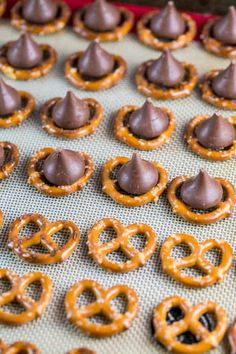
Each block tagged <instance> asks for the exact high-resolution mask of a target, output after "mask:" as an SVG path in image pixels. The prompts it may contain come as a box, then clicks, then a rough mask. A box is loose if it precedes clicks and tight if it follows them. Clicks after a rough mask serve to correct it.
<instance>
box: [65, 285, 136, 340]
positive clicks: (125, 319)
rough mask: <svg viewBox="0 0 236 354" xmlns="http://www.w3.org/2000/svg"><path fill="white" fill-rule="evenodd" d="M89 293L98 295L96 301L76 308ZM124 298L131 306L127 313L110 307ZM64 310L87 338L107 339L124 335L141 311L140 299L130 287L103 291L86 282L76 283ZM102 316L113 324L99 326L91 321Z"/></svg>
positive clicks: (69, 293)
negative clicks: (99, 315)
mask: <svg viewBox="0 0 236 354" xmlns="http://www.w3.org/2000/svg"><path fill="white" fill-rule="evenodd" d="M86 290H90V291H92V292H93V293H94V295H95V296H96V301H94V302H92V303H90V304H88V305H84V306H81V307H77V305H76V300H77V298H78V297H79V296H80V295H81V294H82V293H83V292H85V291H86ZM120 295H124V296H125V297H126V298H127V301H128V305H127V310H126V312H125V313H119V312H117V311H116V310H115V309H114V308H112V306H111V304H110V303H111V301H112V300H114V299H115V298H116V297H117V296H120ZM65 307H66V312H67V318H68V319H69V320H70V321H71V322H72V323H73V324H74V325H75V326H77V327H79V329H80V330H82V331H83V332H85V333H86V334H88V335H92V336H96V337H107V336H112V335H114V334H117V333H120V332H123V331H125V330H127V329H129V327H130V326H131V324H132V322H133V320H134V318H135V317H136V316H137V312H138V298H137V295H136V293H135V291H134V290H133V289H131V288H129V287H128V286H127V285H121V284H120V285H114V286H113V287H111V288H109V289H104V288H103V287H102V286H101V285H100V284H99V283H97V282H95V281H93V280H89V279H85V280H81V281H79V282H78V283H76V284H74V285H73V286H72V287H71V288H70V290H69V291H68V292H67V294H66V298H65ZM101 312H102V313H103V314H104V315H105V316H106V317H107V318H108V319H109V320H110V321H111V323H109V324H96V323H92V322H90V321H89V318H91V317H92V316H95V315H96V314H99V313H101Z"/></svg>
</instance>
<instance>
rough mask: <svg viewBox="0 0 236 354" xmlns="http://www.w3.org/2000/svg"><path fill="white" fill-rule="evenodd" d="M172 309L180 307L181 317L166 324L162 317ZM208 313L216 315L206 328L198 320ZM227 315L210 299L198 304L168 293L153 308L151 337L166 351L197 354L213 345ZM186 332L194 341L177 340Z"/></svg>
mask: <svg viewBox="0 0 236 354" xmlns="http://www.w3.org/2000/svg"><path fill="white" fill-rule="evenodd" d="M173 308H180V309H181V311H182V312H183V315H184V317H183V318H182V319H180V320H179V321H177V322H174V323H172V324H168V322H167V320H166V317H167V314H168V312H169V311H170V310H171V309H173ZM207 313H212V314H214V315H215V318H216V325H215V328H214V329H213V330H212V331H209V330H208V329H207V328H206V327H204V326H203V324H202V323H201V322H200V321H199V319H200V318H201V316H203V315H204V314H207ZM227 323H228V320H227V315H226V313H225V310H224V309H223V308H222V307H220V306H219V305H217V304H216V303H214V302H211V301H207V302H205V303H201V304H198V305H191V304H190V303H189V302H188V301H187V300H186V299H184V298H182V297H180V296H172V297H169V298H166V299H165V300H163V301H162V302H161V303H160V304H159V305H158V306H157V307H156V308H155V310H154V318H153V324H154V329H155V334H154V335H155V338H156V340H157V341H158V342H160V343H161V344H162V345H164V346H165V347H166V348H167V349H168V350H170V351H173V352H174V353H179V354H183V353H185V354H187V353H191V354H200V353H205V352H206V351H208V350H210V349H213V348H216V347H217V346H218V345H219V343H220V341H221V340H222V338H223V337H224V335H225V332H226V330H227ZM187 331H190V332H191V333H192V334H193V335H194V336H195V337H196V338H197V340H198V342H197V343H192V344H186V343H181V342H180V341H178V336H180V335H181V334H183V333H186V332H187Z"/></svg>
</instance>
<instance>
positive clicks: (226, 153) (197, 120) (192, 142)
mask: <svg viewBox="0 0 236 354" xmlns="http://www.w3.org/2000/svg"><path fill="white" fill-rule="evenodd" d="M208 118H209V116H206V115H199V116H196V117H194V118H193V119H192V120H191V121H190V122H189V124H188V125H187V127H186V130H185V139H186V140H187V144H188V146H189V148H190V149H191V150H192V151H193V152H194V153H195V154H197V155H199V156H201V157H203V158H205V159H208V160H213V161H225V160H229V159H231V158H233V157H235V156H236V140H234V142H233V144H232V145H231V146H229V147H228V148H224V149H222V150H212V149H208V148H206V147H204V146H202V145H201V144H200V143H199V142H198V140H197V137H196V135H195V130H196V127H197V126H198V125H200V124H201V123H203V122H204V121H205V120H207V119H208ZM228 121H229V123H231V124H233V125H234V126H235V128H236V116H232V117H230V118H228Z"/></svg>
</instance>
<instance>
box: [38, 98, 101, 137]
mask: <svg viewBox="0 0 236 354" xmlns="http://www.w3.org/2000/svg"><path fill="white" fill-rule="evenodd" d="M60 100H61V98H60V97H55V98H52V99H51V100H49V101H47V102H46V103H45V104H44V106H43V107H42V109H41V112H40V119H41V122H42V127H43V129H44V130H45V131H46V132H47V133H48V134H52V135H55V136H58V137H62V138H67V139H78V138H82V137H83V136H86V135H89V134H93V133H94V131H95V130H96V129H97V127H98V125H99V124H100V123H101V121H102V119H103V114H104V110H103V107H102V105H101V104H100V103H98V102H97V101H96V100H95V99H93V98H85V99H83V100H82V101H83V102H84V103H85V104H86V105H87V106H88V108H89V110H90V119H89V122H88V123H86V124H85V125H83V126H82V127H80V128H77V129H63V128H60V127H58V126H57V125H56V124H55V123H54V121H53V119H52V116H51V112H52V108H53V107H54V106H55V105H56V103H57V102H59V101H60Z"/></svg>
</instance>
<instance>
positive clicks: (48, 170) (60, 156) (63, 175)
mask: <svg viewBox="0 0 236 354" xmlns="http://www.w3.org/2000/svg"><path fill="white" fill-rule="evenodd" d="M42 171H43V174H44V176H45V177H46V179H47V180H48V181H49V182H50V183H52V184H53V185H56V186H64V185H70V184H73V183H74V182H76V181H78V180H79V179H80V178H81V177H82V176H83V175H84V171H85V163H84V159H83V157H82V156H81V155H80V154H79V153H78V152H75V151H72V150H58V151H55V152H53V153H52V154H51V155H49V156H48V157H47V158H46V160H45V161H44V164H43V169H42Z"/></svg>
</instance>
